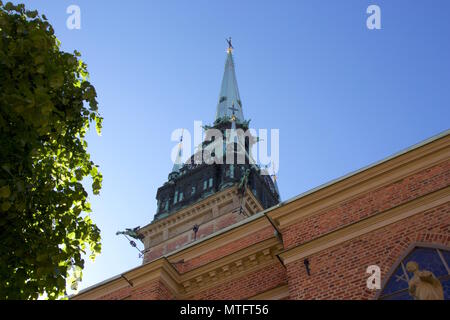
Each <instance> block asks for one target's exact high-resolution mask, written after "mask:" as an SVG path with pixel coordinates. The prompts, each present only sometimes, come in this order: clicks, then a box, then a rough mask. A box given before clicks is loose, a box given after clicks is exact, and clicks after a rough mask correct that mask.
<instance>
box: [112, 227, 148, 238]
mask: <svg viewBox="0 0 450 320" xmlns="http://www.w3.org/2000/svg"><path fill="white" fill-rule="evenodd" d="M139 228H140V227H136V228H133V229H131V228H126V229H125V231H117V232H116V235H119V234H124V235H127V236H130V237H132V238H134V239H142V238H144V236H143V235H142V234H138V233H137V231H138V230H139Z"/></svg>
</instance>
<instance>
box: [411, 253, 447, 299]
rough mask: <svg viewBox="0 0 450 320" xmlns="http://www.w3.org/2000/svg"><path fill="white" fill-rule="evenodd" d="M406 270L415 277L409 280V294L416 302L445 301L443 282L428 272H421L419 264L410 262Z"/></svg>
mask: <svg viewBox="0 0 450 320" xmlns="http://www.w3.org/2000/svg"><path fill="white" fill-rule="evenodd" d="M406 270H407V271H408V272H412V273H413V274H414V275H413V277H412V278H411V279H410V280H409V282H408V284H409V294H410V295H411V296H412V297H413V298H414V299H415V300H444V290H443V288H442V284H441V282H440V281H439V280H438V279H437V278H436V276H435V275H434V274H433V273H432V272H431V271H428V270H419V265H418V264H417V262H414V261H410V262H408V263H407V264H406Z"/></svg>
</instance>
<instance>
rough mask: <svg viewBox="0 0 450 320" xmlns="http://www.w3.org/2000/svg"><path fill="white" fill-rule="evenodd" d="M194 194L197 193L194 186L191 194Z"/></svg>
mask: <svg viewBox="0 0 450 320" xmlns="http://www.w3.org/2000/svg"><path fill="white" fill-rule="evenodd" d="M194 193H195V186H192V191H191V194H194Z"/></svg>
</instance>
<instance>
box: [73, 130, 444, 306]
mask: <svg viewBox="0 0 450 320" xmlns="http://www.w3.org/2000/svg"><path fill="white" fill-rule="evenodd" d="M449 159H450V135H449V133H446V134H444V135H441V136H440V137H438V138H436V139H434V140H432V141H430V142H428V143H425V144H422V145H420V146H417V147H415V148H413V149H411V150H409V151H408V152H405V153H402V154H399V155H397V156H395V157H392V158H390V159H388V160H386V161H384V162H381V163H379V164H377V165H375V166H372V167H370V168H367V169H365V170H363V171H360V172H357V173H355V174H353V175H350V176H348V177H344V178H342V179H341V180H339V181H336V182H334V183H331V184H329V185H326V186H324V187H321V188H319V189H317V190H313V191H311V192H309V193H306V194H305V195H302V196H300V197H298V198H296V199H293V200H291V201H288V202H286V203H284V204H282V205H281V206H278V207H276V208H272V209H269V210H267V211H266V212H260V213H256V214H254V215H253V216H252V217H250V218H247V219H244V220H242V219H241V221H238V219H236V220H233V218H230V217H232V216H225V215H223V216H222V217H219V218H218V220H217V221H216V224H215V226H216V227H212V226H209V227H208V226H206V227H205V228H203V230H202V231H201V232H202V233H199V234H198V236H199V235H201V234H204V235H205V236H206V235H208V234H209V236H208V237H206V238H204V239H197V240H196V241H192V238H190V237H188V236H185V235H183V236H181V237H178V238H174V239H173V240H172V241H169V242H167V243H165V244H164V245H166V246H167V248H168V249H169V250H168V251H173V250H175V248H179V249H178V250H177V251H175V252H173V253H169V254H168V255H167V256H166V257H161V255H162V254H163V253H162V250H161V249H158V248H154V249H153V250H152V252H153V254H154V256H153V257H152V256H148V257H147V259H146V262H145V263H144V264H143V265H142V266H140V267H138V268H136V269H133V270H131V271H129V272H127V273H125V274H124V276H125V278H126V279H127V280H129V281H131V283H132V284H130V283H127V281H126V280H125V279H121V278H116V279H115V280H112V281H110V282H107V283H105V284H101V285H99V286H96V287H94V288H91V289H88V290H86V291H84V292H82V293H80V294H79V295H77V296H75V297H74V299H250V298H258V299H376V298H377V295H378V294H379V292H380V290H373V289H368V288H367V284H366V281H367V278H368V277H369V275H368V274H367V273H366V270H367V267H368V266H370V265H377V266H379V267H380V269H381V279H382V281H383V283H384V282H385V281H386V280H387V278H388V275H389V273H390V272H391V270H392V268H393V267H395V263H396V261H398V259H399V257H401V256H402V255H404V254H405V253H406V252H407V251H408V250H410V249H411V248H412V246H414V244H421V245H429V246H433V245H439V246H440V247H441V248H447V249H448V248H449V247H450V160H449ZM229 219H231V220H229ZM230 225H231V226H230ZM217 226H218V227H217ZM226 226H228V228H227V229H223V228H224V227H226ZM213 232H214V233H213ZM211 234H212V235H211ZM186 244H188V245H186ZM182 245H186V246H185V247H181V248H180V246H182ZM305 260H307V261H308V262H309V270H310V274H308V273H307V271H306V267H305ZM157 270H159V271H157ZM158 272H159V273H158ZM147 278H151V279H153V280H151V281H146V280H145V279H147Z"/></svg>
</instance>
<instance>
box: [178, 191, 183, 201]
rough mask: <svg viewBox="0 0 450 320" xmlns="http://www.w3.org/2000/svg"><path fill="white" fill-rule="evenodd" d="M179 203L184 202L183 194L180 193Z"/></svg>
mask: <svg viewBox="0 0 450 320" xmlns="http://www.w3.org/2000/svg"><path fill="white" fill-rule="evenodd" d="M178 201H183V192H180V196H179V200H178Z"/></svg>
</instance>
